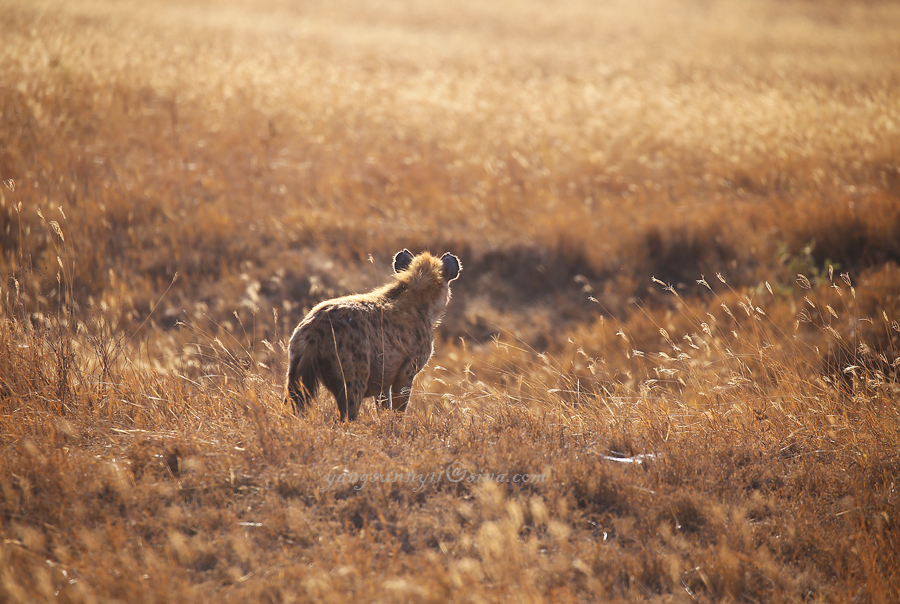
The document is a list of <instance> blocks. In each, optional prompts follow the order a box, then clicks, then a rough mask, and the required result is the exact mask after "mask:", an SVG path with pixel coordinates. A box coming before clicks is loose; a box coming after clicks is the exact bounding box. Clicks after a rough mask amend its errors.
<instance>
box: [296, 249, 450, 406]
mask: <svg viewBox="0 0 900 604" xmlns="http://www.w3.org/2000/svg"><path fill="white" fill-rule="evenodd" d="M461 270H462V265H461V264H460V262H459V258H457V257H456V256H454V255H453V254H450V253H446V254H444V255H443V256H441V257H440V259H438V258H436V257H434V256H432V255H431V254H430V253H428V252H424V253H422V254H419V255H418V256H413V255H412V253H410V251H409V250H406V249H405V250H403V251H402V252H398V253H397V254H396V255H395V256H394V273H395V274H394V281H393V282H392V283H388V284H387V285H383V286H382V287H379V288H378V289H375V290H373V291H371V292H369V293H368V294H356V295H352V296H344V297H343V298H335V299H334V300H326V301H325V302H322V303H321V304H319V305H317V306H316V307H315V308H313V309H312V310H311V311H310V312H309V314H308V315H306V318H305V319H303V321H301V322H300V324H299V325H298V326H297V328H296V329H295V330H294V333H293V335H292V336H291V342H290V346H289V350H288V354H289V358H288V370H287V393H288V396H289V397H290V399H291V400H292V401H293V404H294V409H295V410H296V411H297V412H298V413H299V412H300V411H302V410H303V409H305V408H306V406H307V405H308V404H309V401H310V400H311V399H312V398H313V397H314V396H315V394H316V391H317V389H318V387H319V383H320V382H321V383H322V384H324V385H325V387H326V388H328V390H330V391H331V393H332V394H334V398H335V399H336V400H337V405H338V410H339V411H340V414H341V421H345V420H351V421H352V420H355V419H356V416H357V414H358V413H359V404H360V402H362V399H364V398H366V397H369V396H377V397H378V402H379V403H380V404H381V405H382V406H383V407H385V408H387V409H395V410H398V411H405V410H406V405H407V403H408V402H409V393H410V388H411V387H412V383H413V378H415V377H416V374H417V373H419V371H420V370H421V369H422V368H423V367H424V366H425V363H427V362H428V359H429V358H431V353H432V352H433V350H434V328H435V327H436V326H437V324H438V323H439V322H440V320H441V317H442V316H443V314H444V310H445V309H446V306H447V302H448V301H449V300H450V282H451V281H453V280H454V279H456V278H457V277H458V276H459V272H460V271H461Z"/></svg>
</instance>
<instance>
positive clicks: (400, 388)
mask: <svg viewBox="0 0 900 604" xmlns="http://www.w3.org/2000/svg"><path fill="white" fill-rule="evenodd" d="M417 373H419V371H418V369H417V368H416V366H415V365H414V364H413V362H412V360H408V361H406V362H405V363H403V365H401V366H400V371H398V372H397V377H395V378H394V383H393V384H391V398H390V401H389V402H390V408H391V409H393V410H394V411H406V406H407V405H408V404H409V395H410V392H411V391H412V384H413V379H414V378H415V377H416V374H417Z"/></svg>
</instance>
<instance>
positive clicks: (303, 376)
mask: <svg viewBox="0 0 900 604" xmlns="http://www.w3.org/2000/svg"><path fill="white" fill-rule="evenodd" d="M303 340H304V338H303V337H302V334H301V333H299V332H298V333H295V334H294V335H293V337H291V343H290V346H289V356H288V371H287V393H288V397H289V398H290V399H291V401H292V402H293V403H294V411H296V412H297V413H300V412H302V411H303V410H304V409H306V407H307V405H309V402H310V401H311V400H312V399H313V398H314V397H315V396H316V391H317V390H318V389H319V371H318V367H317V363H316V358H315V354H311V353H313V351H314V347H312V346H308V345H305V344H307V343H306V342H304V341H303Z"/></svg>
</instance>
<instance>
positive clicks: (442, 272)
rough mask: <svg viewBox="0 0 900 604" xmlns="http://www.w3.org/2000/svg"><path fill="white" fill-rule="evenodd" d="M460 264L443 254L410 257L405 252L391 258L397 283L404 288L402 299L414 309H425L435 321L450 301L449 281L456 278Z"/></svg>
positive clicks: (455, 259) (409, 254) (451, 256)
mask: <svg viewBox="0 0 900 604" xmlns="http://www.w3.org/2000/svg"><path fill="white" fill-rule="evenodd" d="M461 270H462V263H461V262H460V261H459V258H457V257H456V256H454V255H453V254H451V253H450V252H447V253H446V254H444V255H443V256H441V257H440V258H436V257H435V256H432V255H431V254H430V253H429V252H423V253H421V254H419V255H418V256H413V255H412V252H410V251H409V250H403V251H401V252H397V254H396V255H395V256H394V272H395V273H396V275H395V276H396V278H397V281H399V282H400V283H402V284H403V285H405V286H406V287H405V290H404V293H403V297H404V298H407V300H408V302H409V303H411V304H412V305H413V306H415V307H416V308H421V309H423V310H425V311H426V312H427V313H428V315H429V316H430V317H431V318H432V322H437V321H438V320H439V319H440V316H441V315H442V314H443V311H444V308H445V307H446V306H447V302H448V301H449V300H450V282H451V281H453V280H454V279H456V278H457V277H459V273H460V271H461Z"/></svg>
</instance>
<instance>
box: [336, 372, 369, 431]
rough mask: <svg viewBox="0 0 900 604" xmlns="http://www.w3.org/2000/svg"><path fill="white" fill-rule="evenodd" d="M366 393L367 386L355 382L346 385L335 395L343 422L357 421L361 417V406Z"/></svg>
mask: <svg viewBox="0 0 900 604" xmlns="http://www.w3.org/2000/svg"><path fill="white" fill-rule="evenodd" d="M364 392H365V384H364V383H362V382H354V383H350V384H345V385H344V387H343V388H340V389H339V390H338V391H337V392H335V393H334V398H335V400H337V405H338V411H339V412H340V414H341V421H342V422H345V421H351V422H353V421H356V418H357V417H358V416H359V404H360V402H362V397H363V394H364Z"/></svg>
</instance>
